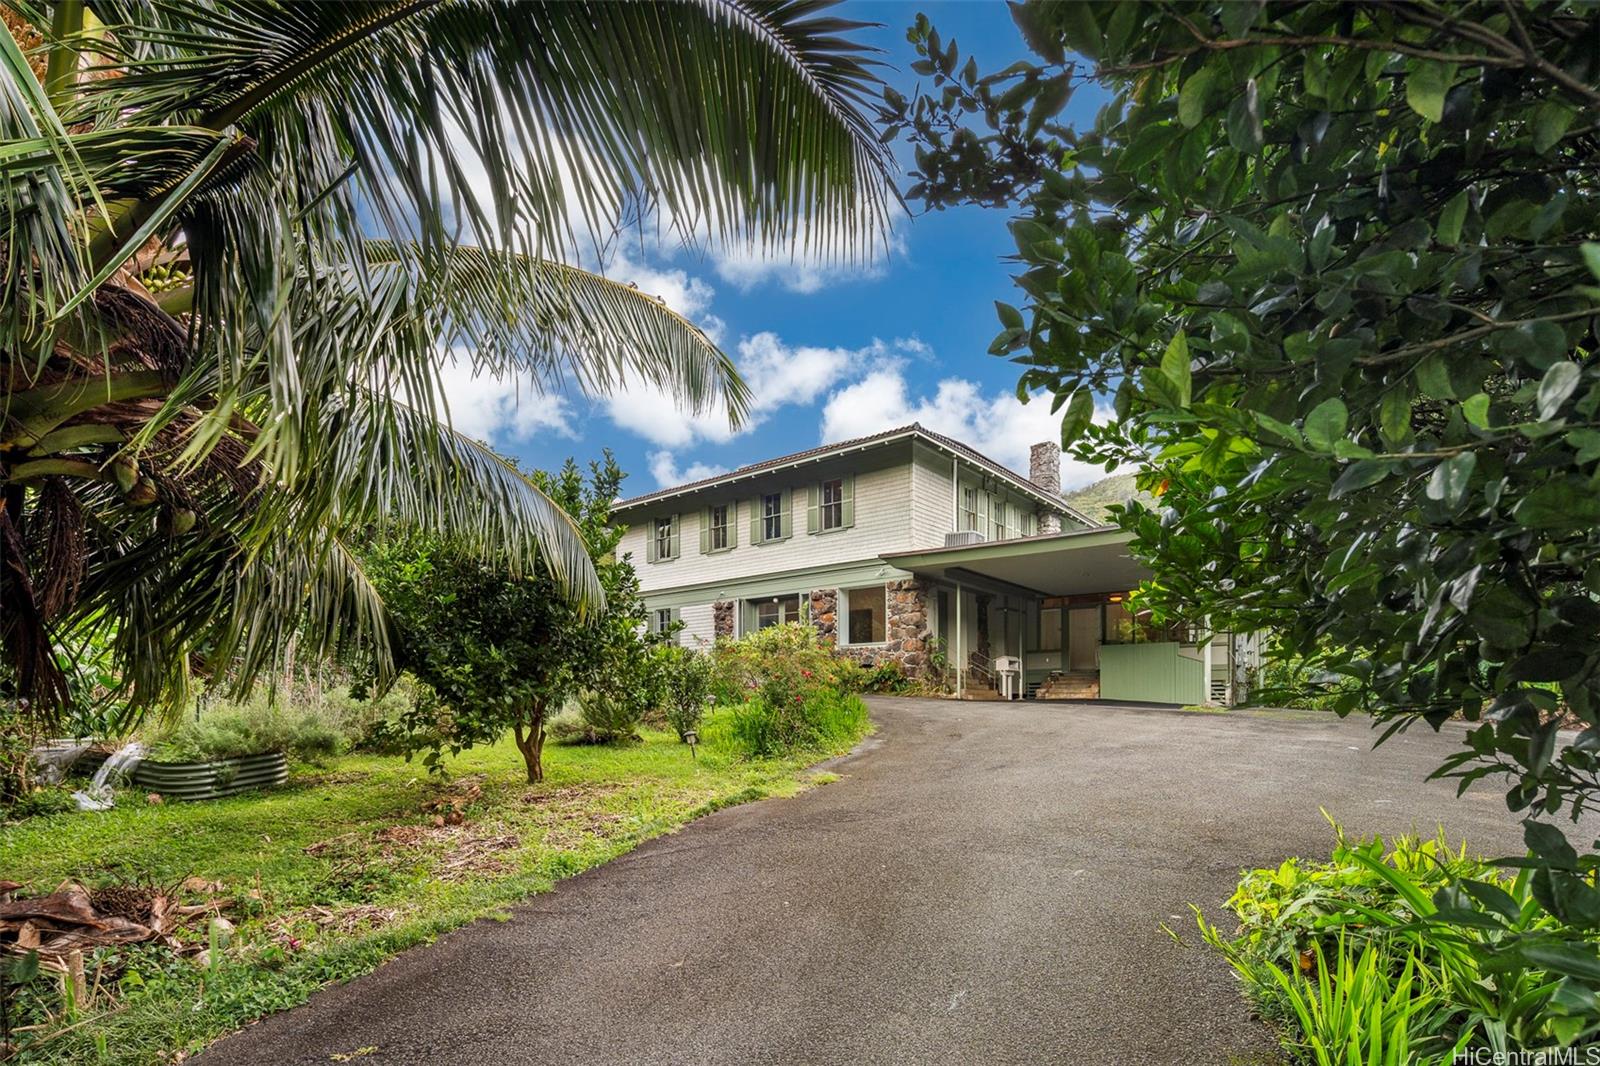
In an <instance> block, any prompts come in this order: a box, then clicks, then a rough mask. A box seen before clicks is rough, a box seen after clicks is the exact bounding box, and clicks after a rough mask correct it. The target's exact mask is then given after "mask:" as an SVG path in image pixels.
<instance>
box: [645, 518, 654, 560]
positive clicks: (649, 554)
mask: <svg viewBox="0 0 1600 1066" xmlns="http://www.w3.org/2000/svg"><path fill="white" fill-rule="evenodd" d="M644 561H645V562H647V563H653V562H655V561H656V520H655V519H654V518H652V519H650V521H649V522H648V523H646V524H645V527H644Z"/></svg>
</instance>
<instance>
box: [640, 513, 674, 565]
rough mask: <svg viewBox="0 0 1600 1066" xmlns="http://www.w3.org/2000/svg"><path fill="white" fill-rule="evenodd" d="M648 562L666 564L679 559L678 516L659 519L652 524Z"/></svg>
mask: <svg viewBox="0 0 1600 1066" xmlns="http://www.w3.org/2000/svg"><path fill="white" fill-rule="evenodd" d="M648 547H649V552H648V555H649V558H648V560H647V561H648V562H652V563H664V562H666V561H667V560H669V559H676V558H677V557H678V516H677V515H668V516H667V517H665V518H657V519H656V520H655V521H653V522H652V523H651V524H650V542H649V545H648Z"/></svg>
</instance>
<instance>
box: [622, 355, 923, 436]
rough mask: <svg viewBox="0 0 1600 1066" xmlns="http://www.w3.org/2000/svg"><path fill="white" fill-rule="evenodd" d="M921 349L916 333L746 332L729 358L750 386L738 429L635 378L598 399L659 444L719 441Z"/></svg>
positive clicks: (722, 414)
mask: <svg viewBox="0 0 1600 1066" xmlns="http://www.w3.org/2000/svg"><path fill="white" fill-rule="evenodd" d="M926 353H927V346H926V345H924V344H923V343H922V342H921V341H919V340H917V339H916V338H900V339H896V340H894V341H887V342H886V341H881V340H874V341H873V342H872V343H871V344H868V345H866V346H865V347H861V348H821V347H815V346H806V345H801V346H798V347H791V346H790V345H787V344H785V343H784V342H783V340H782V339H781V338H779V337H778V336H777V334H774V333H767V332H763V333H757V334H755V335H754V336H750V337H745V338H743V339H742V340H740V341H739V344H738V347H737V349H736V355H735V357H734V363H735V365H736V366H737V367H738V369H739V374H740V376H741V377H742V378H743V379H744V382H745V384H746V385H747V386H748V387H749V389H750V408H749V412H748V414H747V416H746V418H745V421H744V423H743V424H742V425H741V426H740V427H739V428H738V429H735V428H734V427H732V426H731V425H730V424H729V422H728V411H727V408H726V407H725V406H723V405H721V404H718V405H717V406H716V407H714V408H713V409H711V410H709V411H703V412H701V413H699V414H692V413H687V412H684V411H681V410H679V408H678V404H677V402H676V400H674V399H673V397H671V396H670V395H668V394H667V393H665V392H662V391H661V390H659V389H655V388H651V387H649V386H648V385H646V384H644V383H643V382H641V381H640V380H638V379H637V378H632V379H630V380H629V381H628V382H627V383H626V384H625V385H624V386H623V388H621V389H619V390H618V391H617V392H616V393H615V394H613V395H610V396H605V397H601V398H600V400H599V402H600V404H601V405H602V406H603V407H604V409H605V411H606V413H607V414H608V415H609V416H610V418H611V420H612V421H613V422H615V423H616V424H617V425H618V426H620V427H621V428H623V429H626V430H628V431H629V432H632V433H637V434H639V435H640V436H642V437H644V438H645V439H646V440H649V441H650V442H651V443H653V444H657V445H660V446H661V447H663V448H683V447H686V446H688V445H691V444H694V443H696V442H699V441H709V442H713V443H719V444H720V443H724V442H726V441H729V440H732V439H733V438H734V437H736V436H738V435H739V434H741V433H744V432H747V431H749V430H751V429H754V428H755V427H756V426H758V425H760V424H761V423H762V422H764V421H765V420H766V419H767V418H768V416H770V415H771V414H772V413H773V412H774V411H776V410H778V409H779V408H781V407H784V406H788V405H801V406H804V405H807V404H813V403H816V402H817V400H819V399H820V398H821V397H822V396H823V395H824V394H825V393H826V392H827V391H828V390H829V389H831V388H833V387H834V386H835V385H837V384H839V383H840V382H842V381H845V380H847V379H848V378H849V377H851V376H852V375H853V374H854V373H855V372H857V370H858V369H859V368H860V367H862V366H863V365H874V364H877V363H882V362H884V361H885V360H889V359H897V358H902V357H904V356H921V355H925V354H926Z"/></svg>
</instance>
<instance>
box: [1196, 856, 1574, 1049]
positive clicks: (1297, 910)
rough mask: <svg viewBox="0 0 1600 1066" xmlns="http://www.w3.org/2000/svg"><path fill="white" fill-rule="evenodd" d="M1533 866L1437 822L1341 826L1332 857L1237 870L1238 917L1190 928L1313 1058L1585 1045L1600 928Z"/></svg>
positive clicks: (1293, 1044) (1290, 1041) (1289, 1041)
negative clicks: (1507, 863) (1467, 840)
mask: <svg viewBox="0 0 1600 1066" xmlns="http://www.w3.org/2000/svg"><path fill="white" fill-rule="evenodd" d="M1535 876H1537V875H1536V874H1533V873H1531V872H1530V871H1528V870H1523V871H1521V872H1520V873H1518V874H1517V875H1516V876H1515V877H1510V876H1508V875H1506V874H1503V873H1501V872H1500V871H1499V869H1498V868H1497V867H1496V866H1495V865H1494V864H1491V863H1487V862H1485V861H1483V860H1481V859H1475V858H1471V857H1469V856H1468V855H1467V851H1466V847H1465V846H1464V845H1463V846H1462V847H1460V848H1457V849H1451V848H1450V846H1449V845H1448V843H1446V841H1445V840H1444V839H1443V838H1442V837H1440V838H1436V839H1433V840H1417V839H1413V838H1407V837H1402V838H1400V839H1398V840H1396V841H1394V843H1393V844H1392V845H1391V846H1388V847H1386V846H1385V844H1384V842H1383V840H1381V839H1379V838H1373V839H1372V840H1365V841H1351V840H1347V839H1346V838H1345V837H1344V834H1343V833H1342V832H1341V833H1340V834H1339V840H1338V845H1337V847H1335V849H1334V851H1333V855H1332V858H1331V859H1330V860H1329V861H1328V862H1325V863H1308V862H1302V861H1299V860H1295V859H1291V860H1289V861H1287V862H1285V863H1283V864H1282V865H1281V866H1279V867H1276V868H1269V869H1260V870H1252V871H1249V872H1247V873H1246V874H1245V875H1244V877H1243V879H1242V880H1241V881H1240V882H1239V888H1238V891H1236V892H1235V893H1234V895H1233V897H1232V898H1231V899H1230V900H1229V901H1228V906H1229V908H1230V909H1231V910H1232V911H1233V912H1234V914H1235V915H1236V916H1237V917H1238V919H1239V925H1238V928H1237V930H1235V931H1234V932H1233V933H1231V934H1228V933H1224V932H1223V931H1221V930H1219V929H1217V928H1215V927H1213V926H1210V925H1208V924H1207V923H1206V922H1205V921H1204V920H1203V919H1202V920H1201V922H1200V928H1201V932H1202V934H1203V936H1204V937H1205V939H1206V940H1207V942H1208V943H1211V944H1212V945H1213V946H1215V947H1216V948H1218V949H1219V950H1221V951H1222V952H1223V954H1224V955H1226V957H1227V958H1228V960H1229V961H1230V962H1231V963H1232V964H1233V966H1234V968H1235V969H1236V970H1237V971H1238V973H1239V974H1240V976H1241V977H1242V978H1243V979H1244V981H1245V984H1246V987H1247V989H1248V990H1249V992H1250V994H1251V995H1252V997H1253V998H1254V999H1255V1000H1256V1002H1257V1004H1258V1006H1259V1007H1260V1009H1261V1011H1262V1013H1263V1014H1264V1015H1265V1016H1266V1017H1268V1018H1270V1019H1272V1020H1274V1021H1275V1022H1278V1023H1279V1024H1280V1025H1281V1026H1282V1027H1283V1034H1284V1044H1285V1047H1287V1048H1288V1049H1290V1050H1291V1051H1293V1052H1294V1053H1296V1055H1297V1057H1299V1058H1300V1059H1302V1060H1303V1061H1306V1062H1309V1063H1315V1064H1317V1066H1336V1064H1342V1063H1345V1062H1349V1061H1359V1062H1369V1061H1378V1062H1384V1063H1389V1062H1394V1063H1414V1062H1415V1063H1448V1062H1450V1061H1452V1054H1453V1052H1454V1051H1455V1050H1456V1049H1459V1048H1469V1047H1470V1048H1486V1049H1490V1050H1493V1051H1498V1052H1506V1051H1529V1052H1532V1051H1540V1050H1550V1049H1555V1048H1571V1047H1587V1046H1589V1045H1590V1044H1592V1043H1594V1042H1595V1041H1596V1038H1597V1036H1600V997H1597V995H1596V991H1595V989H1596V980H1597V977H1600V974H1597V973H1596V970H1595V966H1594V944H1595V941H1596V936H1597V935H1596V934H1595V933H1594V932H1593V930H1590V929H1584V928H1578V927H1574V926H1573V925H1570V924H1568V923H1564V922H1562V921H1561V920H1560V919H1558V918H1555V917H1553V916H1552V915H1550V914H1549V913H1548V912H1547V911H1546V910H1545V909H1544V908H1543V907H1542V906H1541V905H1540V903H1539V901H1538V900H1537V899H1535V898H1534V894H1533V891H1532V887H1531V886H1532V881H1533V878H1534V877H1535ZM1351 1055H1353V1056H1354V1058H1351V1057H1350V1056H1351ZM1369 1055H1370V1056H1375V1058H1369V1057H1368V1056H1369Z"/></svg>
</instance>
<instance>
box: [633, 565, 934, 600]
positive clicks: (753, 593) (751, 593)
mask: <svg viewBox="0 0 1600 1066" xmlns="http://www.w3.org/2000/svg"><path fill="white" fill-rule="evenodd" d="M911 576H912V575H911V574H910V573H909V572H908V571H905V570H901V569H899V568H897V567H893V566H890V565H888V564H887V563H885V562H883V561H882V560H881V559H864V560H862V561H860V562H855V563H838V564H835V565H832V566H813V567H806V568H804V569H800V570H787V571H784V572H782V573H776V574H761V575H758V576H755V577H747V578H739V579H737V580H734V581H721V582H711V581H705V582H701V583H700V584H697V585H683V586H680V587H678V588H670V589H661V590H659V591H656V592H646V593H644V602H645V606H646V607H648V608H650V609H651V610H658V609H661V608H664V607H694V606H697V605H699V604H703V603H715V602H716V601H717V600H744V599H751V598H753V597H762V596H783V595H787V594H788V593H791V592H810V591H811V590H812V589H826V588H850V587H853V586H860V585H874V584H880V583H883V582H888V581H902V580H904V579H906V578H909V577H911Z"/></svg>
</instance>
